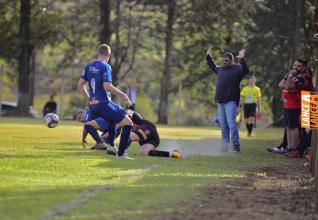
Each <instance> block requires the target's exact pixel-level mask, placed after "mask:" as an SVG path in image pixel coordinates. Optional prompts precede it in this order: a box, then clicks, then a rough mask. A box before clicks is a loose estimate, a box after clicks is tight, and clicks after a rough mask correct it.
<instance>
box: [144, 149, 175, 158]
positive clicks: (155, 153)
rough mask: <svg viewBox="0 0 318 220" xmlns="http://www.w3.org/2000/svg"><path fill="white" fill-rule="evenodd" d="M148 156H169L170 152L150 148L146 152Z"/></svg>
mask: <svg viewBox="0 0 318 220" xmlns="http://www.w3.org/2000/svg"><path fill="white" fill-rule="evenodd" d="M148 156H152V157H169V156H170V153H169V151H161V150H150V151H149V152H148Z"/></svg>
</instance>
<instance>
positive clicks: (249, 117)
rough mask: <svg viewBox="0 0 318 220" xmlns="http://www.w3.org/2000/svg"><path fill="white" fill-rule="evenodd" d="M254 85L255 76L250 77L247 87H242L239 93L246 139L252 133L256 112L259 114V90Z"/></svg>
mask: <svg viewBox="0 0 318 220" xmlns="http://www.w3.org/2000/svg"><path fill="white" fill-rule="evenodd" d="M255 83H256V78H255V76H253V75H250V77H249V79H248V85H247V86H244V87H243V89H242V91H241V100H240V104H241V105H242V104H243V103H244V118H245V125H246V129H247V136H248V137H249V136H251V134H252V131H253V127H254V119H255V116H256V110H257V114H258V115H259V114H260V112H261V102H260V98H261V90H260V88H259V87H257V86H255Z"/></svg>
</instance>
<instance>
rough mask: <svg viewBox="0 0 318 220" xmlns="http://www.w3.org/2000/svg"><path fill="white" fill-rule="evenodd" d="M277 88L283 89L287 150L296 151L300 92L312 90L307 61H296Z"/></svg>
mask: <svg viewBox="0 0 318 220" xmlns="http://www.w3.org/2000/svg"><path fill="white" fill-rule="evenodd" d="M279 87H280V88H282V89H283V91H282V97H283V102H284V117H285V126H286V131H287V149H286V148H285V149H282V150H283V151H286V152H288V151H291V150H292V149H296V147H297V143H298V138H299V131H298V128H299V125H300V124H299V121H300V120H299V119H300V108H301V90H305V91H311V90H312V88H313V84H312V76H311V73H310V70H309V69H308V68H307V61H306V60H303V59H297V60H296V61H295V63H294V65H293V69H292V70H291V71H290V72H289V73H288V74H286V75H285V76H284V78H283V79H282V80H281V81H280V83H279Z"/></svg>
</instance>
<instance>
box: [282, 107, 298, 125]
mask: <svg viewBox="0 0 318 220" xmlns="http://www.w3.org/2000/svg"><path fill="white" fill-rule="evenodd" d="M284 116H285V126H286V127H288V128H298V127H299V125H300V123H299V118H300V108H295V109H284Z"/></svg>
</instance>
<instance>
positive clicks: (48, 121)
mask: <svg viewBox="0 0 318 220" xmlns="http://www.w3.org/2000/svg"><path fill="white" fill-rule="evenodd" d="M44 124H45V125H46V126H48V127H49V128H55V127H56V126H57V125H58V124H59V116H58V115H57V114H54V113H48V114H46V115H45V117H44Z"/></svg>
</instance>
